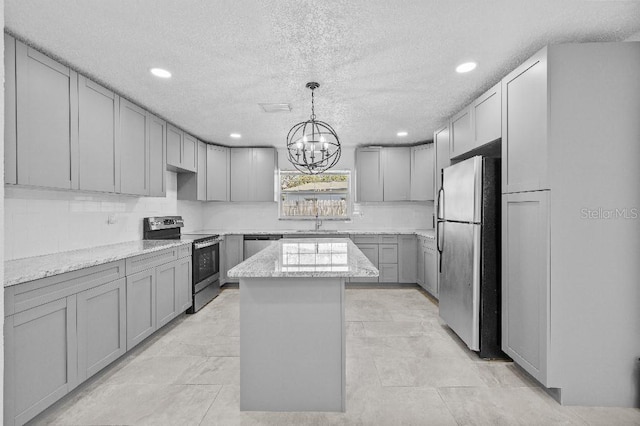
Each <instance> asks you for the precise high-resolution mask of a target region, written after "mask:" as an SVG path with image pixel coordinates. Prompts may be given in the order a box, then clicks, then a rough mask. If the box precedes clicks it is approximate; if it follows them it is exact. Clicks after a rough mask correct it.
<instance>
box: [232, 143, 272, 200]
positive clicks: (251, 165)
mask: <svg viewBox="0 0 640 426" xmlns="http://www.w3.org/2000/svg"><path fill="white" fill-rule="evenodd" d="M230 157H231V159H230V163H231V164H230V179H231V187H230V198H231V201H274V200H275V192H274V191H275V171H276V167H277V153H276V150H275V149H274V148H231V149H230Z"/></svg>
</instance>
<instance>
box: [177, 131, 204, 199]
mask: <svg viewBox="0 0 640 426" xmlns="http://www.w3.org/2000/svg"><path fill="white" fill-rule="evenodd" d="M196 147H197V149H196V155H197V161H196V164H197V170H196V172H195V173H178V199H179V200H191V201H206V200H207V170H208V168H209V167H208V164H207V144H206V143H204V142H202V141H198V143H197V145H196Z"/></svg>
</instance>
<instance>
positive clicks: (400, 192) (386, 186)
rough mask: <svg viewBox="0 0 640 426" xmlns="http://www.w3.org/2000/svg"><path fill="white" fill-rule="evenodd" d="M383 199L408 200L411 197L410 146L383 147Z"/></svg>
mask: <svg viewBox="0 0 640 426" xmlns="http://www.w3.org/2000/svg"><path fill="white" fill-rule="evenodd" d="M382 158H383V171H382V176H383V200H384V201H408V200H409V199H410V198H411V167H410V166H409V165H410V164H411V148H409V147H401V148H384V149H383V150H382Z"/></svg>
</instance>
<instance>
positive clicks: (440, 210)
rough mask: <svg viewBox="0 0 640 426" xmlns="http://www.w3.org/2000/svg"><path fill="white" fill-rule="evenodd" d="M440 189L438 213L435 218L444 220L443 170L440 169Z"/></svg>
mask: <svg viewBox="0 0 640 426" xmlns="http://www.w3.org/2000/svg"><path fill="white" fill-rule="evenodd" d="M440 182H441V184H440V189H438V211H437V213H436V217H437V218H438V219H439V220H440V219H444V169H440Z"/></svg>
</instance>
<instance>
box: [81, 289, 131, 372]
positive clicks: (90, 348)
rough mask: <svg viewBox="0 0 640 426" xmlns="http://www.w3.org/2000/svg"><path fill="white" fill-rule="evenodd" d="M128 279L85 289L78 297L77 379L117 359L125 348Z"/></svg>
mask: <svg viewBox="0 0 640 426" xmlns="http://www.w3.org/2000/svg"><path fill="white" fill-rule="evenodd" d="M125 293H126V280H125V279H124V278H121V279H119V280H117V281H113V282H110V283H108V284H103V285H101V286H98V287H95V288H92V289H89V290H85V291H83V292H81V293H78V296H77V303H78V305H77V327H78V380H79V381H80V382H82V381H84V380H86V379H88V378H89V377H91V376H93V375H94V374H95V373H97V372H98V371H100V370H102V369H103V368H104V367H106V366H107V365H109V364H111V363H112V362H113V361H115V360H116V359H118V358H119V357H120V356H121V355H122V354H124V353H125V352H126V350H127V346H126V332H127V330H126V324H127V310H126V295H125Z"/></svg>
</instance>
